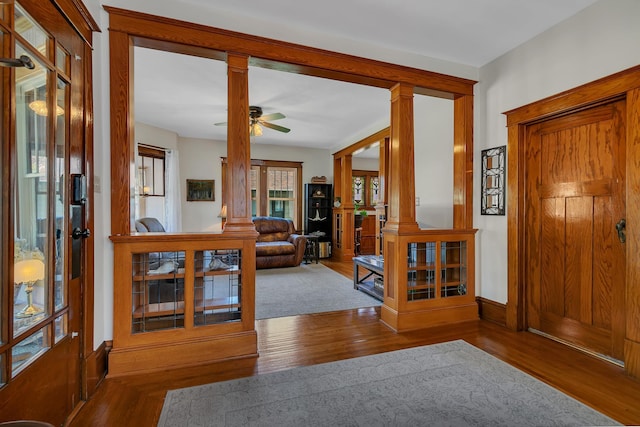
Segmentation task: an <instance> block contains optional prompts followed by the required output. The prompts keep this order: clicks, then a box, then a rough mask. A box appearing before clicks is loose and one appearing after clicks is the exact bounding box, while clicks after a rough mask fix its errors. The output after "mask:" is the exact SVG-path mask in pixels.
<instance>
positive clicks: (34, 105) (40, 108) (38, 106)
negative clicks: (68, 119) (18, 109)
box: [29, 99, 64, 116]
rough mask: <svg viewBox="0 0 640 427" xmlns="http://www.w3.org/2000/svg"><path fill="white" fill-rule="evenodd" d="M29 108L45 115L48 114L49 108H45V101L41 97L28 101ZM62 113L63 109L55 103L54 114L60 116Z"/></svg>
mask: <svg viewBox="0 0 640 427" xmlns="http://www.w3.org/2000/svg"><path fill="white" fill-rule="evenodd" d="M29 108H31V109H32V110H33V112H34V113H36V114H37V115H39V116H47V115H48V114H49V109H48V108H47V102H46V101H43V100H41V99H38V100H36V101H33V102H31V103H29ZM63 114H64V110H63V109H62V107H60V106H59V105H56V116H61V115H63Z"/></svg>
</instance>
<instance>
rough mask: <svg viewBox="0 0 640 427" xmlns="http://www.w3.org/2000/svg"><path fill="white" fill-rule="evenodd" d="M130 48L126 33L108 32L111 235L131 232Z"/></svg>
mask: <svg viewBox="0 0 640 427" xmlns="http://www.w3.org/2000/svg"><path fill="white" fill-rule="evenodd" d="M132 63H133V45H132V43H131V39H130V38H129V36H128V35H127V34H125V33H121V32H117V31H110V32H109V70H110V91H111V94H110V95H111V110H110V111H111V234H128V233H129V232H131V230H132V227H133V224H134V218H132V212H131V200H130V194H129V192H130V185H129V180H130V168H133V167H134V164H133V162H134V142H133V126H134V124H133V122H132V112H133V105H132V103H133V100H132V98H133V96H132V95H131V91H132V90H133V73H132V70H131V64H132Z"/></svg>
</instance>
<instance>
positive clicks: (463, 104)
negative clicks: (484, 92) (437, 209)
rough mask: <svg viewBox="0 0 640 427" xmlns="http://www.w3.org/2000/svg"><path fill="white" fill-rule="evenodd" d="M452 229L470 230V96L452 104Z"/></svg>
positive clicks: (471, 138) (471, 140)
mask: <svg viewBox="0 0 640 427" xmlns="http://www.w3.org/2000/svg"><path fill="white" fill-rule="evenodd" d="M453 180H454V182H453V228H454V229H471V228H473V95H464V96H460V97H458V98H456V99H455V100H454V101H453Z"/></svg>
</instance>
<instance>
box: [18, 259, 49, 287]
mask: <svg viewBox="0 0 640 427" xmlns="http://www.w3.org/2000/svg"><path fill="white" fill-rule="evenodd" d="M42 279H44V262H42V261H41V260H39V259H26V260H22V261H18V262H17V263H15V264H14V266H13V281H14V282H16V283H29V282H35V281H36V280H42Z"/></svg>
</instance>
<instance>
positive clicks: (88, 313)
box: [82, 45, 106, 400]
mask: <svg viewBox="0 0 640 427" xmlns="http://www.w3.org/2000/svg"><path fill="white" fill-rule="evenodd" d="M91 55H92V50H91V47H90V46H88V45H85V48H84V57H85V60H84V61H83V62H84V63H85V67H84V68H85V84H84V100H85V101H84V122H85V125H84V129H85V135H84V138H85V144H84V149H85V152H84V161H85V164H84V173H85V176H86V177H87V189H89V191H88V193H89V194H88V197H87V202H86V203H85V208H84V214H85V225H86V227H87V228H88V229H89V230H91V231H92V233H91V235H90V236H89V237H88V238H87V239H86V244H85V245H84V251H85V258H84V280H83V283H82V289H83V292H82V306H83V313H82V322H83V323H82V337H83V339H82V357H83V358H84V364H85V365H86V363H87V362H88V360H87V359H88V357H90V356H88V355H90V354H91V353H92V349H93V340H94V336H95V326H94V320H95V319H94V310H95V307H94V306H95V304H94V300H95V232H94V231H95V202H94V200H95V198H94V197H93V188H94V185H95V180H94V174H95V168H94V161H93V159H94V155H95V151H94V138H93V137H94V132H93V117H94V115H93V105H94V104H93V62H92V61H91V58H92V56H91ZM105 369H106V367H105ZM82 391H83V396H82V398H83V399H84V400H87V399H88V398H89V397H90V396H91V395H92V394H93V393H94V392H95V389H92V387H91V385H90V384H89V380H88V378H87V377H86V376H85V377H84V380H83V386H82Z"/></svg>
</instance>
